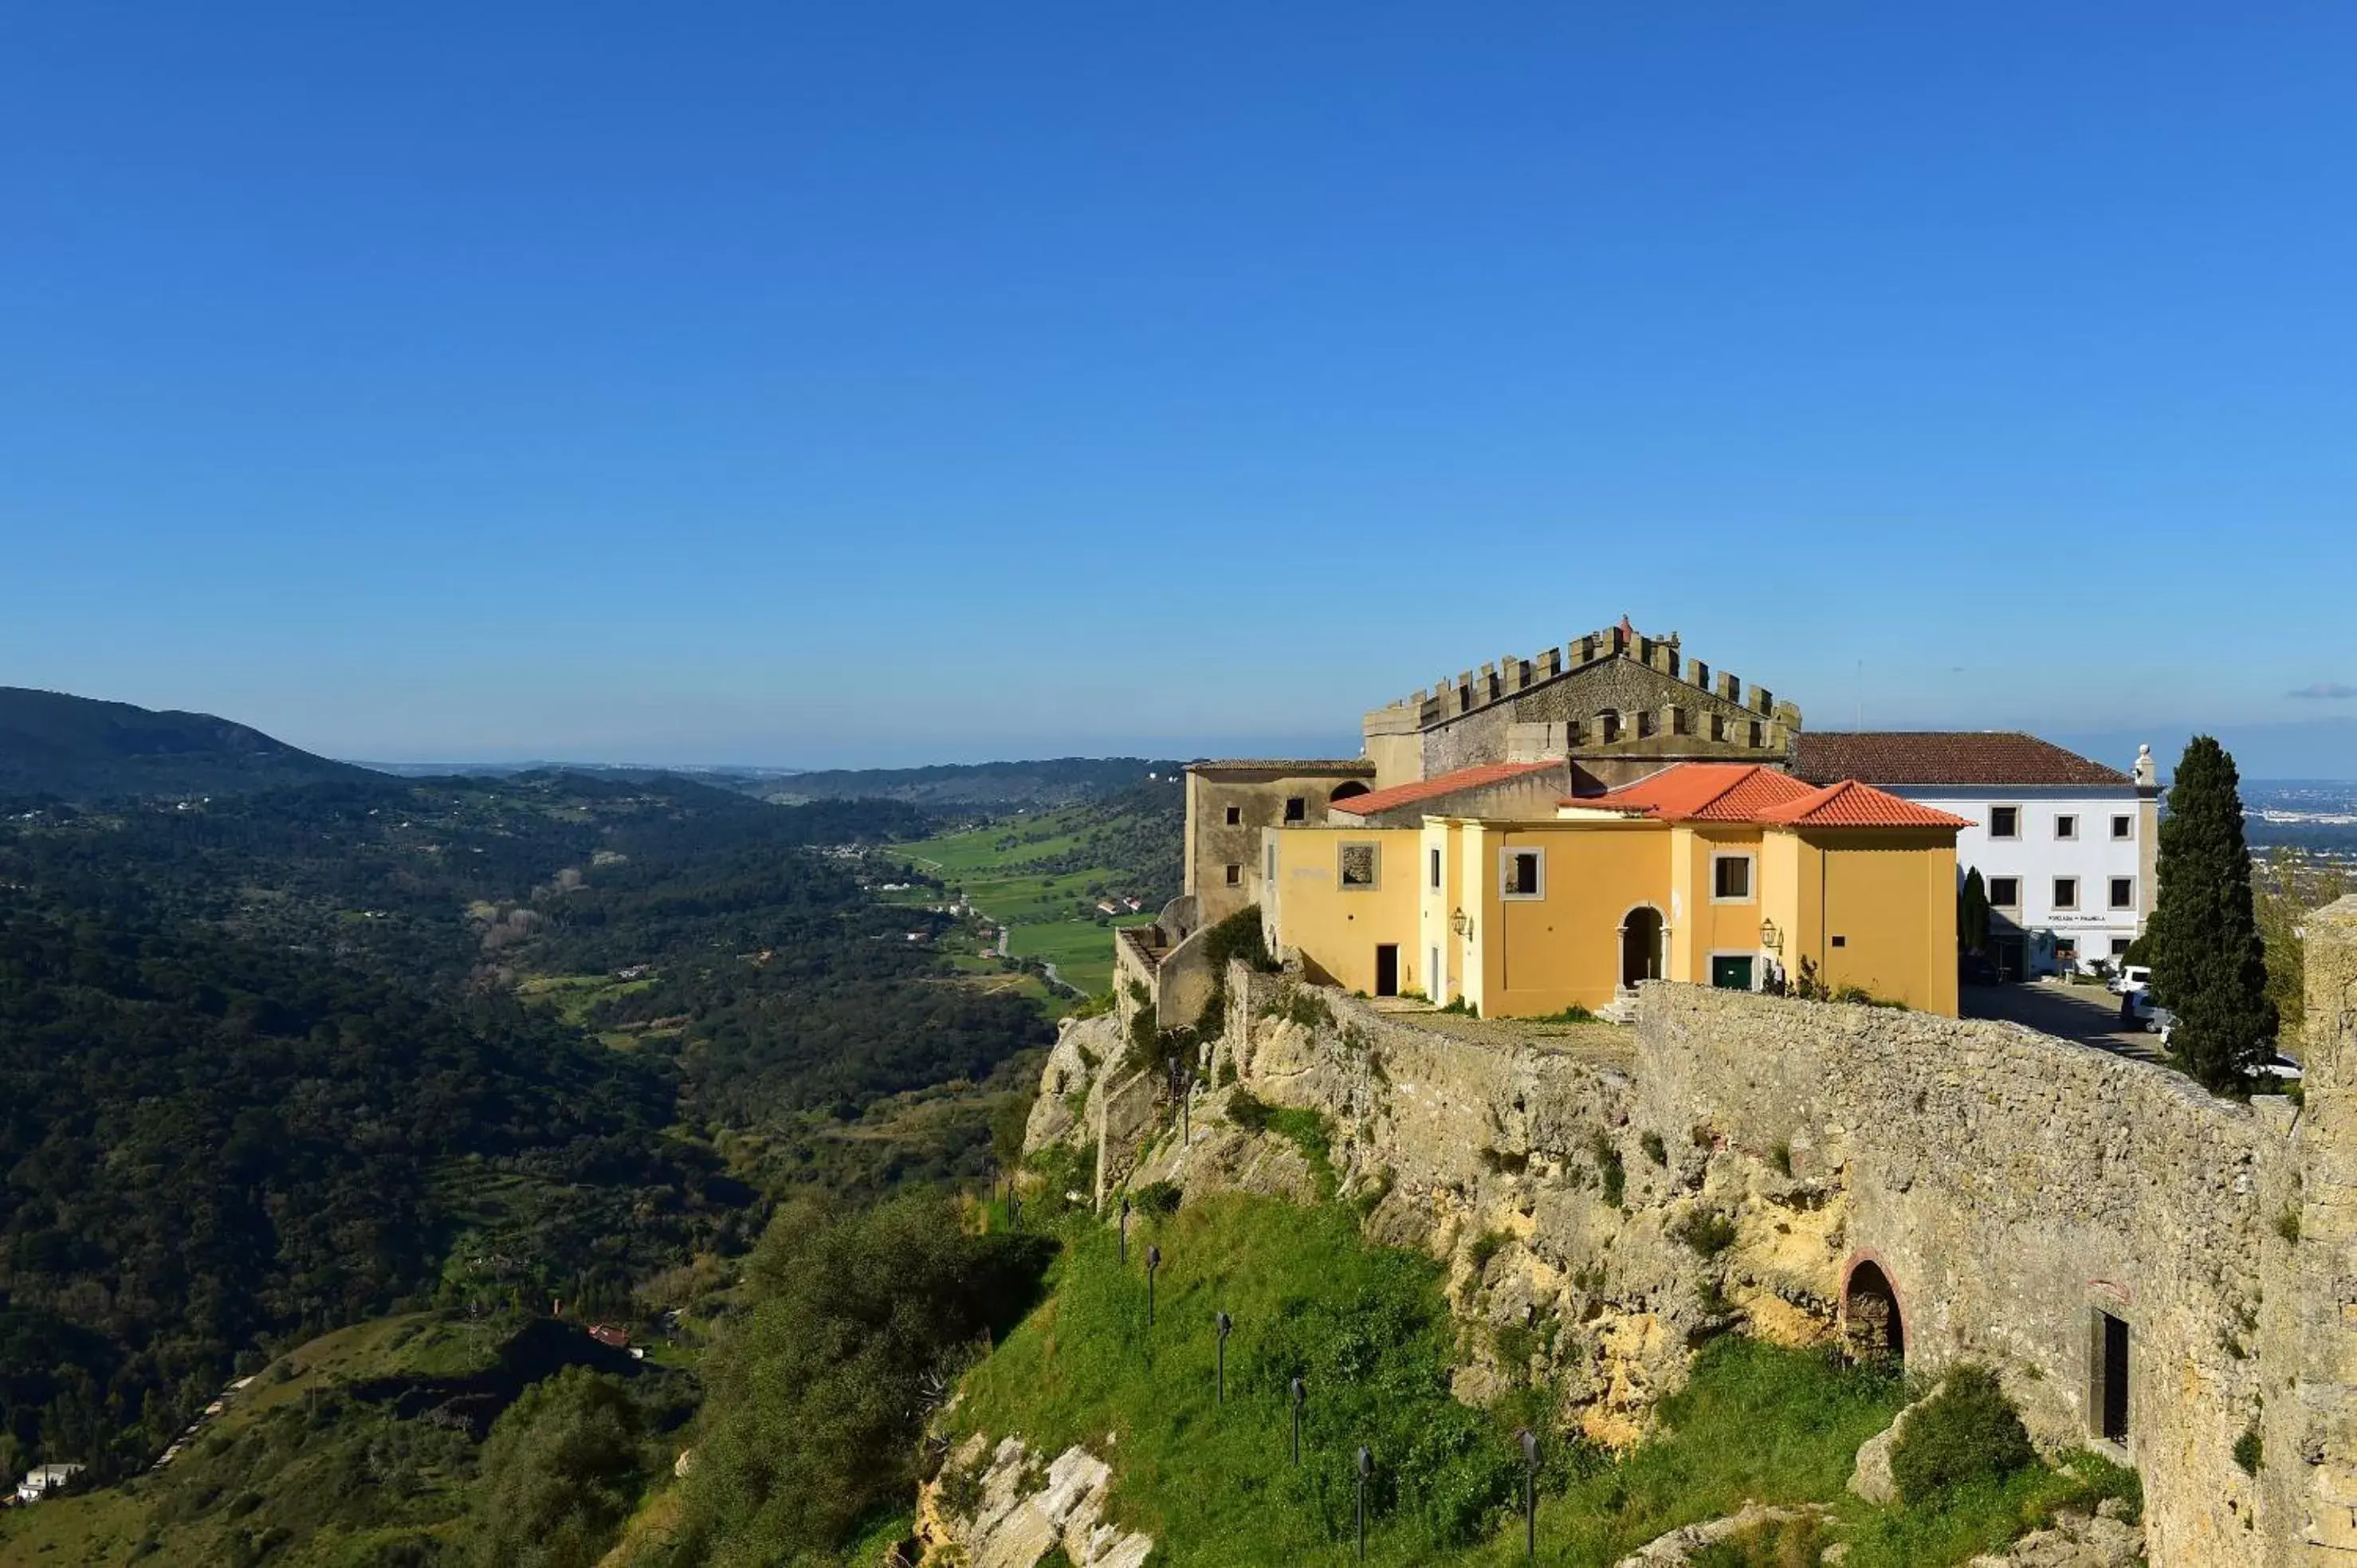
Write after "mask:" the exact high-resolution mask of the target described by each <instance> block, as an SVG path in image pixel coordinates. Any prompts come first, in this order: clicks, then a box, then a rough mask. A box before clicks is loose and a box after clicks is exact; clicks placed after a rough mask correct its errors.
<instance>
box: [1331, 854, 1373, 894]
mask: <svg viewBox="0 0 2357 1568" xmlns="http://www.w3.org/2000/svg"><path fill="white" fill-rule="evenodd" d="M1382 872H1383V846H1382V845H1381V844H1372V843H1346V844H1342V845H1340V846H1339V847H1338V848H1337V849H1336V850H1335V876H1336V879H1337V880H1338V881H1340V884H1341V885H1342V888H1343V890H1344V891H1345V892H1364V891H1366V890H1368V889H1371V888H1372V887H1374V886H1377V885H1378V884H1379V882H1380V880H1381V876H1382Z"/></svg>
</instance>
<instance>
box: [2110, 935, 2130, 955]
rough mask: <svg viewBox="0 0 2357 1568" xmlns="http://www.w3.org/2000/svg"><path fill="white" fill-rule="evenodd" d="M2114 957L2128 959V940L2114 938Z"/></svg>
mask: <svg viewBox="0 0 2357 1568" xmlns="http://www.w3.org/2000/svg"><path fill="white" fill-rule="evenodd" d="M2112 956H2113V957H2114V958H2126V957H2127V956H2128V940H2127V938H2126V937H2114V938H2113V939H2112Z"/></svg>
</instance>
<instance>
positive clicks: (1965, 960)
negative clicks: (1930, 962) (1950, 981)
mask: <svg viewBox="0 0 2357 1568" xmlns="http://www.w3.org/2000/svg"><path fill="white" fill-rule="evenodd" d="M1956 978H1957V979H1958V980H1959V981H1961V982H1963V983H1964V984H1966V985H1995V984H1996V983H1997V978H1998V977H1997V972H1996V964H1994V963H1992V962H1991V961H1989V959H1988V957H1987V955H1986V954H1985V953H1976V952H1968V953H1964V954H1961V955H1960V956H1959V957H1958V958H1957V960H1956Z"/></svg>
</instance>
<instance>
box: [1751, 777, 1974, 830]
mask: <svg viewBox="0 0 2357 1568" xmlns="http://www.w3.org/2000/svg"><path fill="white" fill-rule="evenodd" d="M1755 820H1756V821H1759V822H1769V823H1773V824H1775V825H1777V826H1779V827H1787V828H1968V827H1970V826H1972V824H1971V823H1970V822H1966V821H1964V818H1962V817H1957V816H1951V815H1950V814H1949V813H1948V812H1946V811H1933V810H1932V808H1931V807H1929V806H1919V805H1917V804H1916V803H1915V802H1914V801H1912V800H1900V798H1899V797H1898V796H1896V795H1893V794H1891V793H1890V792H1889V790H1887V789H1876V788H1875V787H1874V786H1873V785H1871V784H1861V783H1859V782H1858V781H1857V779H1843V780H1842V781H1841V782H1840V783H1838V784H1828V785H1826V786H1825V787H1824V789H1812V790H1810V791H1809V792H1808V794H1806V795H1804V796H1803V797H1802V798H1800V799H1799V800H1787V801H1785V802H1783V803H1782V804H1781V805H1776V806H1770V807H1768V808H1767V809H1766V810H1764V811H1760V813H1759V815H1758V817H1757V818H1756V819H1755Z"/></svg>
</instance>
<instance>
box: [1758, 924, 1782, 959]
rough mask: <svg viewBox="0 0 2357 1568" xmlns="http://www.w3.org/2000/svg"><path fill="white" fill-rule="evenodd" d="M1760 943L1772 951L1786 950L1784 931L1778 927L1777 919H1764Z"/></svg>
mask: <svg viewBox="0 0 2357 1568" xmlns="http://www.w3.org/2000/svg"><path fill="white" fill-rule="evenodd" d="M1760 946H1761V947H1763V948H1766V949H1767V950H1769V951H1770V952H1781V951H1783V950H1784V933H1783V932H1781V931H1780V930H1778V929H1776V922H1775V921H1773V920H1762V921H1760Z"/></svg>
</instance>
